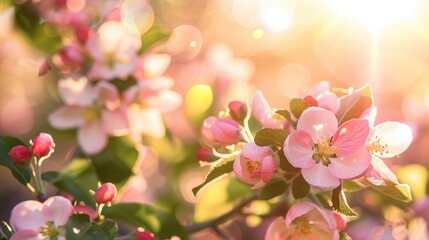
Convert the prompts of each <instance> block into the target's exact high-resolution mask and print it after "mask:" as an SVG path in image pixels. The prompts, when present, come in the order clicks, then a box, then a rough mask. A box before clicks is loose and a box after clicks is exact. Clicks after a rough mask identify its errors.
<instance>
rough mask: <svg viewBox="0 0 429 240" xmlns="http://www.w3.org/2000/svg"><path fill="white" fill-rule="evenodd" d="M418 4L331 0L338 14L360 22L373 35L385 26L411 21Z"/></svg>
mask: <svg viewBox="0 0 429 240" xmlns="http://www.w3.org/2000/svg"><path fill="white" fill-rule="evenodd" d="M418 3H419V0H331V4H332V6H333V8H334V9H335V11H336V12H337V13H338V14H340V15H344V16H347V17H350V18H353V19H355V20H357V21H359V22H361V23H362V24H364V25H365V26H366V27H367V28H368V29H369V30H370V31H371V33H373V34H376V33H377V32H378V31H379V30H380V29H381V28H382V27H383V26H385V25H386V24H389V23H393V22H398V21H409V20H412V19H413V18H414V16H415V12H416V10H417V6H418Z"/></svg>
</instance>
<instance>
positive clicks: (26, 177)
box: [0, 135, 31, 186]
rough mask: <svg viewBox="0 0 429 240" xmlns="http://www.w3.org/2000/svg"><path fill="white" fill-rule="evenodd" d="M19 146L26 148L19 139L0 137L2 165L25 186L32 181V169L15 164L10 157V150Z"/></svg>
mask: <svg viewBox="0 0 429 240" xmlns="http://www.w3.org/2000/svg"><path fill="white" fill-rule="evenodd" d="M17 145H24V146H25V144H24V143H23V142H22V141H21V140H19V139H17V138H14V137H6V136H1V135H0V165H3V166H5V167H7V168H9V169H10V171H11V172H12V174H13V176H14V177H15V178H16V179H17V180H18V181H19V182H20V183H21V184H22V185H24V186H25V185H27V183H29V182H30V180H31V173H30V169H29V168H28V167H25V166H19V165H17V164H15V163H14V162H12V160H11V159H10V157H9V151H10V149H12V148H13V147H14V146H17Z"/></svg>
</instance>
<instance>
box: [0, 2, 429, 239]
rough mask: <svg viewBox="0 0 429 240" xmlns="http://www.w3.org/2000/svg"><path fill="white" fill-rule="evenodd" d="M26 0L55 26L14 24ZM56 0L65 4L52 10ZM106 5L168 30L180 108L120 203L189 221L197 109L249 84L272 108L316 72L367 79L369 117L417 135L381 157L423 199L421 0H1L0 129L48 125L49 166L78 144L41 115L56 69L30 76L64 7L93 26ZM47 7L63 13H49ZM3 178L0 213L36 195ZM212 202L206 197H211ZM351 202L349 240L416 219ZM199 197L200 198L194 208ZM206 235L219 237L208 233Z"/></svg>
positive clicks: (241, 92)
mask: <svg viewBox="0 0 429 240" xmlns="http://www.w3.org/2000/svg"><path fill="white" fill-rule="evenodd" d="M95 2H97V1H95ZM29 5H31V6H34V12H33V13H34V14H40V15H42V16H43V18H44V19H45V20H44V21H47V22H50V23H51V24H55V28H51V27H49V26H45V27H44V28H43V29H38V30H37V31H36V30H35V31H34V32H32V33H31V34H29V33H28V31H24V30H23V29H22V28H21V27H19V26H17V24H16V21H19V19H18V20H17V19H16V15H15V13H16V12H17V11H19V9H20V7H21V6H29ZM13 6H15V8H13ZM58 6H61V9H62V10H63V12H61V13H60V12H58V11H57V9H56V8H57V7H58ZM113 8H121V14H123V15H126V16H128V17H129V18H130V19H131V20H132V21H133V22H134V23H135V25H133V27H137V28H138V29H139V31H140V33H144V32H145V31H146V30H147V29H149V28H150V27H151V26H152V25H154V24H155V25H158V26H162V27H163V28H165V29H166V30H168V31H171V32H172V35H171V37H170V39H169V40H168V41H167V42H166V43H165V44H163V45H161V46H158V47H157V50H158V51H159V52H163V53H167V54H169V55H170V56H171V57H172V59H171V64H170V66H169V68H168V69H167V75H169V76H170V77H172V78H173V79H174V80H175V86H174V89H175V90H176V91H177V92H179V93H180V94H181V95H182V96H183V103H182V106H181V107H180V108H179V109H178V110H176V111H175V112H172V113H170V114H167V115H165V116H164V117H165V119H164V121H165V124H166V126H167V129H168V132H167V136H166V137H165V138H162V139H153V138H147V139H145V142H144V143H146V144H147V145H148V146H150V147H144V152H145V154H144V156H143V158H144V161H143V164H142V166H141V169H142V174H141V176H140V177H139V178H135V179H133V182H132V184H134V185H135V186H136V188H138V189H139V192H134V193H133V194H129V195H124V197H123V201H126V200H127V197H128V198H129V200H130V201H131V200H135V199H138V200H139V201H144V202H148V203H155V204H157V205H159V206H163V207H165V208H167V209H174V210H175V212H176V215H177V216H178V217H179V218H180V219H182V220H183V222H185V223H186V222H190V221H191V219H192V216H190V215H189V214H190V213H192V211H193V208H194V204H195V203H196V198H195V197H194V196H193V194H192V192H191V189H192V188H193V187H194V186H196V185H198V184H199V183H201V182H202V181H203V177H204V175H205V173H206V169H203V168H200V166H199V164H198V160H197V159H196V158H195V152H196V150H197V149H198V148H199V146H200V145H199V128H200V126H201V123H202V121H203V119H204V118H205V117H207V116H209V115H216V114H217V112H218V111H220V110H224V109H225V107H226V104H227V103H228V102H229V101H230V100H245V99H251V98H252V97H253V94H254V92H255V90H257V89H261V90H262V91H263V93H264V95H265V96H266V98H267V100H268V101H269V102H270V104H271V105H272V106H273V107H277V108H287V107H288V102H289V100H290V99H291V98H294V97H298V96H301V94H302V93H303V92H305V91H306V90H307V89H308V88H309V87H310V86H311V85H312V84H315V83H317V82H319V81H329V82H330V84H331V86H332V87H342V88H348V87H353V88H359V87H361V86H363V85H365V84H369V85H371V87H372V90H373V94H374V98H375V104H376V106H377V107H378V116H377V122H382V121H388V120H389V121H399V122H403V123H407V124H409V125H410V126H411V127H412V129H413V134H414V141H413V143H412V145H411V146H410V148H409V149H408V150H407V151H406V152H405V153H404V154H402V155H401V156H398V157H397V158H394V159H390V160H388V161H387V164H388V165H391V167H392V169H393V170H394V171H396V173H397V175H398V177H399V179H400V181H401V182H404V183H409V184H410V185H411V189H412V193H413V197H414V200H415V202H419V201H422V202H423V201H424V200H426V194H427V181H428V176H427V174H428V172H427V170H428V166H429V159H428V157H427V156H428V154H427V153H426V151H427V148H428V146H429V14H428V13H429V1H426V0H407V1H405V0H403V1H401V0H372V1H369V0H295V1H293V0H215V1H198V0H163V1H138V0H127V1H98V3H94V1H91V0H87V1H85V0H63V1H57V0H41V1H34V2H31V1H30V2H28V1H25V0H20V1H1V2H0V23H1V25H2V27H1V28H0V110H1V112H0V134H2V135H11V136H15V137H18V138H20V139H22V140H25V141H27V139H30V138H32V137H34V136H35V135H36V134H37V133H39V132H41V131H46V132H50V133H52V134H53V136H54V138H55V140H56V143H57V144H56V152H55V155H54V157H52V158H51V160H49V163H47V165H46V167H45V170H59V169H61V168H63V167H64V166H66V165H67V163H68V161H69V160H70V158H71V157H70V154H71V152H73V151H74V150H75V149H76V143H75V140H74V138H73V135H70V134H69V135H64V134H61V133H60V132H59V131H58V130H54V129H52V128H51V127H50V126H49V124H48V123H47V116H48V114H49V113H51V112H52V111H53V110H54V109H55V108H56V107H57V106H58V105H59V104H60V100H59V98H58V94H57V93H56V81H57V80H58V75H56V73H55V71H53V72H51V73H49V74H47V75H46V76H43V77H38V71H39V66H40V64H41V62H42V61H43V60H44V59H46V58H47V57H49V56H52V54H53V53H55V52H56V51H57V50H58V45H55V44H62V43H64V41H66V40H64V39H62V40H61V41H63V42H61V41H60V42H58V41H59V40H58V35H59V34H61V31H62V27H63V28H66V27H67V25H68V24H69V22H68V20H67V18H66V17H64V16H66V15H64V14H66V13H69V14H71V15H72V16H75V15H79V14H86V15H85V16H88V15H89V16H91V18H87V19H85V20H84V21H89V22H90V23H92V24H93V25H95V24H96V22H97V19H100V18H102V17H104V16H106V15H108V14H111V13H112V12H111V9H113ZM55 12H57V13H58V14H63V15H60V16H52V15H54V14H55ZM83 12H84V13H83ZM71 19H72V18H71ZM131 20H130V21H131ZM55 21H57V22H55ZM58 21H59V22H58ZM0 182H1V183H2V184H1V187H0V206H1V207H0V210H1V211H0V220H7V219H8V218H9V214H10V210H11V209H12V208H13V206H14V205H15V204H16V203H17V202H19V201H22V200H24V199H29V198H32V196H31V194H30V193H29V192H28V191H26V189H25V187H23V186H21V185H20V184H19V183H17V182H16V181H15V180H14V179H13V177H12V175H11V174H10V172H9V170H8V169H6V168H3V167H2V168H0ZM237 184H239V183H237ZM239 189H240V188H239ZM245 191H246V190H243V192H245ZM213 204H215V205H210V206H211V207H213V206H215V207H216V206H217V205H216V204H218V203H213ZM413 204H414V203H413ZM256 205H257V204H256ZM350 205H351V206H356V208H357V209H358V211H359V212H361V213H362V216H363V217H362V218H361V219H359V220H356V221H354V222H353V223H351V224H350V225H349V231H348V232H349V233H350V235H351V236H352V237H355V238H354V239H365V237H366V236H365V234H368V230H367V229H373V232H374V234H375V235H374V236H383V234H391V235H386V236H392V237H394V238H395V239H406V237H407V236H408V237H409V236H410V234H412V230H409V229H410V228H408V230H407V229H406V228H405V226H408V227H410V226H414V225H418V224H420V222H418V221H420V220H415V221H417V223H413V224H414V225H413V224H411V223H412V221H414V218H413V217H414V216H415V213H413V212H412V208H410V206H411V205H409V204H407V205H405V204H402V203H397V202H395V201H391V200H388V199H385V198H382V197H381V196H380V195H378V194H377V193H375V192H372V191H364V192H358V193H356V195H354V196H353V200H352V201H351V203H350ZM210 206H209V207H210ZM380 206H383V208H382V209H383V210H382V211H380V210H379V209H380ZM412 206H414V205H412ZM423 206H426V205H423ZM205 207H206V208H207V206H197V211H198V210H199V209H204V208H205ZM217 207H219V209H220V206H217ZM228 207H230V206H226V208H228ZM266 208H267V207H266V206H265V205H264V203H261V204H260V205H258V206H255V209H257V210H254V211H259V213H263V212H264V211H266V210H264V209H266ZM199 211H204V210H199ZM249 211H250V210H249ZM252 211H253V210H252ZM252 211H251V212H252ZM253 213H254V212H253ZM209 214H210V213H207V214H206V215H209ZM213 214H214V213H213ZM425 214H426V215H427V213H425ZM274 215H275V214H274ZM199 217H200V218H201V219H204V218H205V216H199ZM424 217H426V219H428V218H429V216H424ZM426 221H427V220H426ZM260 223H261V218H260V217H258V214H250V215H248V216H240V217H238V218H237V219H236V220H235V221H233V222H231V223H229V224H227V226H226V227H227V228H228V229H229V230H230V232H231V234H232V235H233V236H234V237H236V238H237V239H240V238H241V239H246V236H248V235H246V234H259V235H253V236H262V235H263V233H264V232H263V231H258V230H257V229H258V228H259V229H260V228H264V227H265V228H266V226H267V225H266V224H268V223H269V221H268V222H262V225H260ZM264 224H265V225H264ZM245 225H247V227H246V228H250V229H256V230H254V232H255V233H252V231H243V230H242V229H244V227H243V226H245ZM362 229H366V232H365V231H364V233H362ZM202 234H208V235H209V236H212V237H214V236H215V235H214V234H213V233H211V232H206V233H200V235H201V236H202ZM362 234H364V235H362ZM198 236H199V235H198ZM198 236H196V237H198ZM255 239H257V238H255ZM373 239H376V238H375V237H374V238H373ZM385 239H389V238H385Z"/></svg>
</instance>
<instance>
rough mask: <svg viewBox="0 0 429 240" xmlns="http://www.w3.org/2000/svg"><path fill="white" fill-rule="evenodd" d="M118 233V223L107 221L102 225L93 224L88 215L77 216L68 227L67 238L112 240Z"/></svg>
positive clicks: (73, 239) (69, 222) (76, 239)
mask: <svg viewBox="0 0 429 240" xmlns="http://www.w3.org/2000/svg"><path fill="white" fill-rule="evenodd" d="M117 232H118V225H117V224H116V222H114V221H112V220H109V219H106V220H105V221H103V222H102V223H101V224H91V222H90V220H89V216H88V215H86V214H75V215H73V216H71V217H70V218H69V221H68V222H67V225H66V238H67V239H71V240H97V239H103V240H111V239H114V238H115V236H116V233H117Z"/></svg>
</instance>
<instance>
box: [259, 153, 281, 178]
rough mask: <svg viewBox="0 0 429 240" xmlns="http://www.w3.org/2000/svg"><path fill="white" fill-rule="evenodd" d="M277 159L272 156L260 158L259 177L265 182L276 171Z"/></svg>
mask: <svg viewBox="0 0 429 240" xmlns="http://www.w3.org/2000/svg"><path fill="white" fill-rule="evenodd" d="M276 168H277V161H276V159H274V157H273V156H267V157H265V158H264V159H263V160H262V164H261V179H262V181H263V182H264V183H267V182H269V181H270V180H271V178H273V176H274V173H276Z"/></svg>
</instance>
